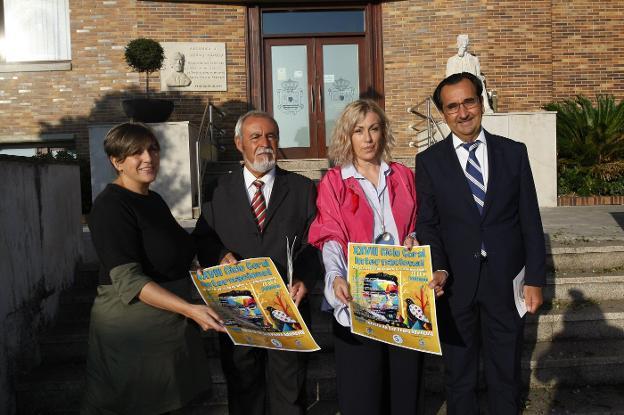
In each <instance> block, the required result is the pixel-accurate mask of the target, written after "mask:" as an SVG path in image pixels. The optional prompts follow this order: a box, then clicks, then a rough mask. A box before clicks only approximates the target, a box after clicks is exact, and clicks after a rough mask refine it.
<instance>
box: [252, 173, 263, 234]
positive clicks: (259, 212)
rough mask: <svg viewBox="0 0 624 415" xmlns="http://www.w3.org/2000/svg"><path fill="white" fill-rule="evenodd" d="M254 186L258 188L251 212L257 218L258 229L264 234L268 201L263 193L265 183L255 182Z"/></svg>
mask: <svg viewBox="0 0 624 415" xmlns="http://www.w3.org/2000/svg"><path fill="white" fill-rule="evenodd" d="M253 185H254V186H256V193H254V196H253V198H252V199H251V210H252V211H253V214H254V217H255V218H256V224H257V225H258V229H259V230H260V232H262V231H263V230H264V221H265V219H266V200H265V199H264V194H263V193H262V187H263V186H264V182H263V181H262V180H255V181H254V182H253Z"/></svg>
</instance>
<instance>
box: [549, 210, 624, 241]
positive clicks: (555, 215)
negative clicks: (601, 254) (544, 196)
mask: <svg viewBox="0 0 624 415" xmlns="http://www.w3.org/2000/svg"><path fill="white" fill-rule="evenodd" d="M541 213H542V224H543V225H544V232H545V233H546V234H547V237H548V239H549V240H550V242H551V243H552V244H553V246H555V245H560V244H563V245H565V244H570V243H572V242H576V243H582V242H586V243H597V244H602V243H608V242H609V241H619V242H624V206H622V205H614V206H565V207H563V206H562V207H556V208H542V209H541Z"/></svg>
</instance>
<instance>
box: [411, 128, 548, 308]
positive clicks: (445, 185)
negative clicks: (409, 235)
mask: <svg viewBox="0 0 624 415" xmlns="http://www.w3.org/2000/svg"><path fill="white" fill-rule="evenodd" d="M485 137H486V142H487V150H488V166H489V176H488V187H487V193H486V197H485V205H484V211H483V215H480V214H479V211H478V210H477V207H476V204H475V202H474V199H473V197H472V193H471V191H470V187H469V186H468V183H467V180H466V177H465V175H464V168H465V166H460V164H459V161H458V159H457V155H456V153H455V149H454V148H453V141H452V138H451V136H450V135H449V136H448V137H447V138H446V139H445V140H443V141H441V142H439V143H437V144H435V145H433V146H431V147H430V148H429V149H427V150H426V151H424V152H422V153H420V154H418V156H417V157H416V192H417V200H418V217H417V223H416V231H417V236H418V240H419V242H420V243H421V244H430V245H431V251H432V259H433V269H434V270H438V269H445V270H447V271H448V272H449V273H450V278H449V281H448V282H447V287H446V289H445V292H446V293H447V295H448V299H449V302H450V304H451V305H453V304H455V305H467V304H468V302H469V301H471V299H472V298H473V296H474V293H475V291H476V288H477V282H478V278H479V269H480V256H479V252H480V248H481V242H482V241H483V242H484V244H485V249H486V251H487V254H488V256H487V258H488V259H487V260H488V272H489V273H490V274H491V275H493V279H494V281H495V284H496V285H497V286H496V287H492V288H493V289H494V291H493V292H499V293H501V295H505V296H509V298H512V296H511V294H512V292H513V291H512V280H513V278H514V277H515V276H516V275H517V274H518V272H519V271H520V270H521V269H522V267H523V266H526V273H525V284H527V285H534V286H543V285H544V284H545V269H544V268H545V247H544V232H543V229H542V223H541V219H540V213H539V209H538V205H537V195H536V192H535V184H534V182H533V175H532V174H531V167H530V166H529V158H528V154H527V150H526V146H525V145H524V144H522V143H518V142H515V141H512V140H510V139H508V138H504V137H500V136H496V135H492V134H490V133H488V132H487V131H486V132H485Z"/></svg>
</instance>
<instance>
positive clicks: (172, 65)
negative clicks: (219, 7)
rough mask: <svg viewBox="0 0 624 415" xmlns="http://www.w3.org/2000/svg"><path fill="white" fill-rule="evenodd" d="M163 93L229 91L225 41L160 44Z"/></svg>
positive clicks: (161, 86) (161, 87)
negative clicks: (162, 51)
mask: <svg viewBox="0 0 624 415" xmlns="http://www.w3.org/2000/svg"><path fill="white" fill-rule="evenodd" d="M160 44H161V45H162V47H163V49H164V50H165V61H164V62H163V67H162V69H161V70H160V89H161V90H162V91H227V79H226V64H225V42H161V43H160Z"/></svg>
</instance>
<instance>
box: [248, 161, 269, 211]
mask: <svg viewBox="0 0 624 415" xmlns="http://www.w3.org/2000/svg"><path fill="white" fill-rule="evenodd" d="M243 178H244V179H245V189H247V196H248V198H249V206H251V201H252V199H253V197H254V195H255V194H256V190H257V189H258V188H257V187H256V186H255V185H254V184H253V182H255V181H256V180H261V181H262V182H264V186H262V195H263V196H264V200H265V203H266V207H267V209H268V208H269V201H270V200H271V191H273V183H275V167H273V168H272V169H271V170H269V171H268V172H266V173H265V174H264V176H262V177H259V178H258V177H256V176H254V175H253V174H252V173H251V172H250V171H249V170H247V167H243Z"/></svg>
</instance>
